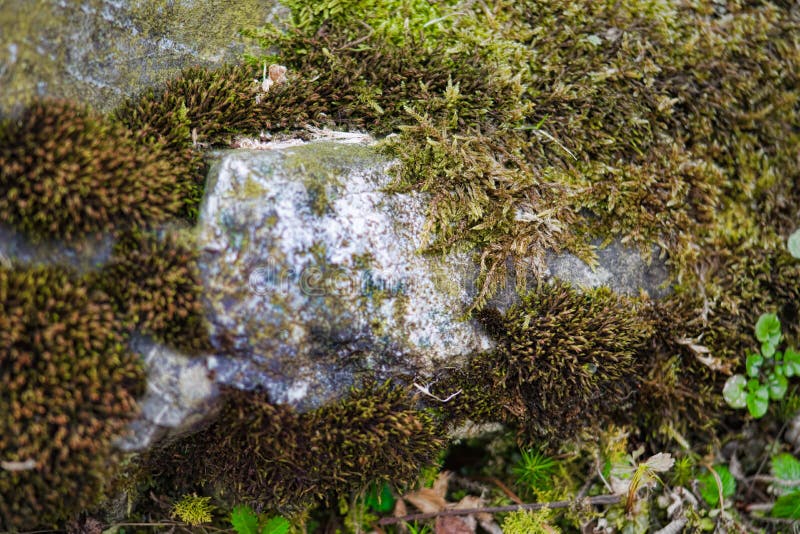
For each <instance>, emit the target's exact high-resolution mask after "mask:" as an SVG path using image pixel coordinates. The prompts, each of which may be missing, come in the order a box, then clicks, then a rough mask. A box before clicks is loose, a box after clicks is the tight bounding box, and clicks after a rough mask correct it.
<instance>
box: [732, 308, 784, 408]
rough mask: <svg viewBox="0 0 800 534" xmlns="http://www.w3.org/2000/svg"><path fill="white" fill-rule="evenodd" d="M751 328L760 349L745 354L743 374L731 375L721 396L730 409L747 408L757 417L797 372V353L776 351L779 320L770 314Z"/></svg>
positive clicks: (778, 337) (776, 398)
mask: <svg viewBox="0 0 800 534" xmlns="http://www.w3.org/2000/svg"><path fill="white" fill-rule="evenodd" d="M755 330H756V339H758V340H759V341H760V342H761V351H760V352H755V353H750V354H748V355H747V359H746V360H745V372H746V373H747V376H745V375H741V374H735V375H733V376H731V377H730V378H728V380H727V381H726V382H725V386H724V387H723V389H722V396H723V398H724V399H725V402H727V403H728V405H729V406H731V407H732V408H744V407H747V410H748V411H749V412H750V415H752V416H753V417H755V418H756V419H758V418H759V417H762V416H763V415H764V414H765V413H767V408H768V407H769V401H770V400H780V399H782V398H783V397H784V395H786V389H787V388H788V379H789V378H791V377H792V376H795V375H800V353H798V352H797V351H796V350H795V349H794V348H792V347H787V348H786V349H785V350H784V351H779V350H778V346H779V345H780V344H781V341H782V340H783V335H782V334H781V322H780V320H779V319H778V316H777V315H775V314H774V313H764V314H762V315H761V317H759V318H758V321H757V322H756V328H755Z"/></svg>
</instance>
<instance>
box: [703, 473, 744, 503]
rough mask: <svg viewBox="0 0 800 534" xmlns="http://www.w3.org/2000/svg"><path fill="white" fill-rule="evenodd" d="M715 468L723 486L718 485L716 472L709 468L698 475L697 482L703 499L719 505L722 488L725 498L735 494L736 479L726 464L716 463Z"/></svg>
mask: <svg viewBox="0 0 800 534" xmlns="http://www.w3.org/2000/svg"><path fill="white" fill-rule="evenodd" d="M713 469H714V471H715V472H716V473H717V476H719V481H720V482H721V483H722V488H720V487H719V486H718V485H717V480H716V478H715V477H714V474H713V473H711V472H710V471H708V470H705V471H704V472H703V474H702V475H700V476H699V477H697V482H698V488H699V490H700V495H701V496H702V497H703V500H704V501H706V502H707V503H708V504H709V505H711V506H714V507H716V506H718V505H719V494H720V489H722V498H723V499H727V498H729V497H732V496H733V494H734V493H736V479H735V478H733V475H732V474H731V472H730V470H729V469H728V466H726V465H715V466H714V467H713Z"/></svg>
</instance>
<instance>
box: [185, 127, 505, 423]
mask: <svg viewBox="0 0 800 534" xmlns="http://www.w3.org/2000/svg"><path fill="white" fill-rule="evenodd" d="M390 165H392V162H390V161H387V160H385V159H383V158H382V157H379V156H378V155H377V153H376V151H375V150H374V149H373V148H371V147H369V146H365V145H362V144H345V143H342V142H330V141H315V142H311V143H307V144H301V145H297V146H289V147H288V148H281V149H273V150H234V151H229V152H224V153H221V154H220V159H219V161H218V162H217V163H216V164H215V165H214V167H213V168H212V170H211V173H210V176H209V182H208V189H207V193H206V200H205V203H204V205H203V207H202V210H201V215H200V222H199V229H198V236H199V247H200V250H201V251H202V257H201V261H200V272H201V276H202V279H203V285H204V291H205V293H206V298H207V300H208V319H209V322H210V324H211V327H212V342H213V343H214V344H215V345H216V348H217V350H218V352H219V354H220V357H219V358H214V359H212V360H211V361H210V367H211V369H213V370H214V371H215V373H216V377H217V380H218V381H220V382H223V383H227V384H231V385H234V386H236V387H242V388H252V387H264V388H265V389H266V390H267V391H269V393H270V396H271V398H272V399H273V400H274V401H276V402H286V403H290V404H293V405H295V406H297V407H299V408H301V409H306V408H311V407H314V406H318V405H320V404H322V403H324V402H325V401H327V400H330V399H332V398H335V397H338V396H340V395H342V394H343V393H344V392H346V391H347V390H348V389H349V388H350V387H351V386H352V385H354V384H357V383H358V381H359V379H360V377H362V376H376V375H377V376H378V377H390V376H397V375H400V374H405V375H410V376H412V377H413V376H414V375H417V374H420V375H424V374H428V373H431V372H433V371H434V370H436V369H438V368H440V367H442V366H456V365H459V364H461V363H462V362H463V359H464V357H465V356H466V355H468V354H470V353H472V352H474V351H479V350H485V349H486V348H488V347H489V346H490V341H489V339H488V338H487V336H486V335H485V334H484V333H483V331H482V329H481V327H480V326H479V325H478V324H477V322H475V321H472V320H467V321H465V320H462V319H461V316H462V315H463V314H464V312H465V311H466V309H467V306H468V305H469V303H470V302H471V299H472V296H473V294H472V293H471V291H470V289H469V288H470V286H471V281H472V279H473V278H474V274H475V271H474V265H473V263H472V261H471V259H470V256H469V255H467V254H451V255H450V256H448V257H446V258H439V257H433V258H432V257H426V256H422V255H420V254H419V253H418V250H419V248H420V246H421V244H422V243H421V236H422V227H423V225H424V222H425V215H424V214H425V206H424V202H423V200H422V199H421V198H420V197H419V196H417V195H389V194H386V193H384V192H383V191H382V188H384V187H385V186H386V185H387V184H388V182H389V180H390V177H389V174H388V172H387V169H388V167H389V166H390ZM231 358H233V359H231Z"/></svg>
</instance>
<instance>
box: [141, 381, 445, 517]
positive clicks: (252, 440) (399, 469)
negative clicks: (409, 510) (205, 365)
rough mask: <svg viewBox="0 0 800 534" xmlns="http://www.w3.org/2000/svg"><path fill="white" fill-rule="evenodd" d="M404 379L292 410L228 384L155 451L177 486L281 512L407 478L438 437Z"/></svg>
mask: <svg viewBox="0 0 800 534" xmlns="http://www.w3.org/2000/svg"><path fill="white" fill-rule="evenodd" d="M414 404H415V402H414V398H413V397H412V396H411V394H410V393H409V391H408V390H407V389H405V388H394V387H392V386H391V385H390V384H388V383H386V384H383V385H380V386H367V387H365V388H363V389H360V390H353V391H352V392H351V393H350V395H348V396H347V397H346V398H345V399H343V400H341V401H338V402H333V403H331V404H328V405H325V406H323V407H322V408H319V409H317V410H314V411H312V412H308V413H303V414H298V413H296V412H294V411H293V410H292V409H290V408H289V407H287V406H282V405H274V404H270V402H269V399H268V398H267V396H266V395H265V394H263V393H259V392H244V391H229V392H228V401H227V403H226V404H225V407H224V408H223V410H222V412H221V413H220V415H219V418H218V420H217V421H216V422H215V423H213V424H212V425H211V426H210V427H208V428H207V429H205V430H203V431H202V432H201V433H200V434H198V435H194V436H190V437H188V438H187V439H185V440H183V441H182V442H180V443H177V444H174V445H172V446H170V447H169V448H168V449H167V450H165V451H162V452H161V454H160V455H159V456H158V458H157V459H156V460H155V461H156V463H157V464H158V465H159V466H160V469H161V471H162V473H164V474H166V475H168V476H170V477H172V478H173V480H175V484H178V485H191V484H193V483H196V482H197V481H200V482H202V483H203V484H204V485H207V486H209V489H211V488H214V489H216V490H217V491H218V494H219V495H220V496H221V497H222V498H224V499H227V500H232V501H235V502H246V503H250V504H253V505H254V506H259V507H267V508H271V509H278V510H281V511H283V512H297V511H302V510H303V509H304V508H307V507H308V506H310V505H311V504H313V503H314V502H317V501H318V500H324V499H328V498H333V497H336V496H337V495H346V494H348V493H349V492H352V491H360V490H363V489H365V488H366V487H367V486H368V485H369V483H370V482H375V481H379V482H383V481H386V482H389V483H391V484H393V485H396V486H402V485H404V484H411V483H413V482H414V481H415V480H416V477H417V476H418V474H419V471H420V469H422V467H424V466H426V465H428V464H430V463H432V462H433V461H434V459H435V458H436V454H437V452H439V450H440V448H441V447H442V445H443V441H442V438H441V435H440V432H439V429H438V426H437V425H436V424H435V423H434V421H433V420H432V418H431V417H430V416H429V415H428V414H426V413H425V412H423V411H419V410H417V409H416V408H415V407H414Z"/></svg>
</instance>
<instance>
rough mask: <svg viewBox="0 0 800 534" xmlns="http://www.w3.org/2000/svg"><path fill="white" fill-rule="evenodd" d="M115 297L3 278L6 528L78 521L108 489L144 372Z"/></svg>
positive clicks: (0, 357) (56, 280) (37, 274)
mask: <svg viewBox="0 0 800 534" xmlns="http://www.w3.org/2000/svg"><path fill="white" fill-rule="evenodd" d="M117 324H118V323H117V321H116V318H115V317H114V313H113V310H112V306H111V302H110V301H109V299H108V297H107V296H106V295H105V294H103V293H101V292H99V291H91V290H89V289H88V288H87V287H86V286H85V285H82V284H80V283H79V281H77V280H76V279H75V278H74V277H72V276H70V275H69V274H68V273H66V272H64V271H61V270H57V269H52V268H32V269H20V270H13V271H12V270H6V269H0V413H2V414H4V416H3V417H0V458H2V459H3V462H12V463H13V462H20V463H23V464H24V463H26V462H28V461H31V462H33V464H35V465H34V466H33V467H29V468H27V469H23V470H13V469H12V470H9V469H8V468H6V467H5V465H4V467H3V468H2V469H0V528H4V529H5V528H9V529H11V528H23V529H24V528H32V527H36V526H39V525H52V524H53V523H55V522H57V521H59V520H64V519H67V518H70V517H73V516H76V515H77V514H78V513H79V512H81V511H82V510H84V509H86V508H87V507H89V506H91V505H93V504H95V503H96V502H97V500H98V499H99V498H100V497H101V496H102V492H103V488H104V486H105V484H106V483H107V482H108V480H109V478H110V476H111V471H112V466H113V454H112V451H111V447H110V442H111V439H112V438H113V437H114V436H117V435H119V434H120V433H121V432H122V431H123V429H124V427H125V425H126V424H127V423H128V422H129V421H130V420H131V419H132V418H133V416H134V415H135V414H136V403H135V401H134V398H135V397H136V396H137V395H139V394H141V393H142V392H143V378H144V377H143V372H142V370H141V368H140V364H139V362H138V359H137V358H136V356H135V355H133V354H131V353H130V352H128V351H127V350H126V349H125V348H124V345H125V344H124V339H123V336H122V334H121V332H120V330H119V329H118V328H116V327H115V325H117Z"/></svg>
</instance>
